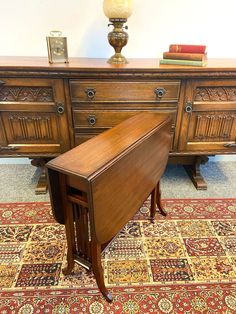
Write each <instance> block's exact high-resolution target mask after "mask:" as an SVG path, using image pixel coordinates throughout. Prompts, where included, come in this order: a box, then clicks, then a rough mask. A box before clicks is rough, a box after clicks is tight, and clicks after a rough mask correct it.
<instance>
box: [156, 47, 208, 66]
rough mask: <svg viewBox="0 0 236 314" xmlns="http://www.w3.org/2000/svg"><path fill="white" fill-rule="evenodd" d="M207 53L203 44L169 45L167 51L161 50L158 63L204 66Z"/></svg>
mask: <svg viewBox="0 0 236 314" xmlns="http://www.w3.org/2000/svg"><path fill="white" fill-rule="evenodd" d="M206 60H207V53H206V46H205V45H176V44H172V45H170V46H169V51H166V52H163V59H161V60H160V64H176V65H191V66H204V65H206Z"/></svg>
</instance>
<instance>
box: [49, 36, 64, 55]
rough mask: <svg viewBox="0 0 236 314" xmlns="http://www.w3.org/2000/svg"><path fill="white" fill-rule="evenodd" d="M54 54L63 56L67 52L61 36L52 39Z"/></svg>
mask: <svg viewBox="0 0 236 314" xmlns="http://www.w3.org/2000/svg"><path fill="white" fill-rule="evenodd" d="M51 49H52V54H54V55H56V56H63V55H64V53H65V47H64V42H63V41H62V40H61V39H60V38H58V39H57V38H55V39H54V40H52V41H51Z"/></svg>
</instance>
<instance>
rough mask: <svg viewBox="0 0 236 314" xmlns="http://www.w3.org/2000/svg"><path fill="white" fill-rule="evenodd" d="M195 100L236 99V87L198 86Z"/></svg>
mask: <svg viewBox="0 0 236 314" xmlns="http://www.w3.org/2000/svg"><path fill="white" fill-rule="evenodd" d="M194 100H195V101H236V87H232V86H221V87H213V86H211V87H205V86H201V87H197V88H196V89H195V92H194Z"/></svg>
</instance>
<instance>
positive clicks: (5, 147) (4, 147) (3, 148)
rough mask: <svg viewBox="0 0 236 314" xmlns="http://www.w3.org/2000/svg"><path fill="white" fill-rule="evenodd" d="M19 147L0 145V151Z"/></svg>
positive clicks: (13, 149)
mask: <svg viewBox="0 0 236 314" xmlns="http://www.w3.org/2000/svg"><path fill="white" fill-rule="evenodd" d="M17 149H19V147H16V146H0V152H1V151H15V150H17Z"/></svg>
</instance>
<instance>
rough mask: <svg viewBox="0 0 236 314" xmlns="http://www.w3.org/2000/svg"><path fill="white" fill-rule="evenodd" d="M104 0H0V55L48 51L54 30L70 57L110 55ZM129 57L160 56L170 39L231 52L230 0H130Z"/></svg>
mask: <svg viewBox="0 0 236 314" xmlns="http://www.w3.org/2000/svg"><path fill="white" fill-rule="evenodd" d="M102 3H103V0H20V1H19V0H0V4H1V18H0V34H1V46H0V47H1V48H0V55H1V56H5V55H9V56H15V55H19V56H47V47H46V40H45V37H46V36H47V35H49V32H50V30H54V29H58V30H61V31H62V32H63V34H64V35H65V36H66V37H67V38H68V52H69V56H71V57H105V58H107V57H109V56H110V55H111V53H112V52H113V50H112V48H111V47H110V46H109V44H108V42H107V33H108V31H109V30H111V27H110V28H108V26H107V24H108V19H107V18H106V17H105V16H104V14H103V10H102ZM133 3H134V11H133V15H132V16H131V17H130V18H129V20H128V27H129V30H128V33H129V37H130V38H129V43H128V45H127V46H126V47H125V48H124V50H123V52H124V54H125V56H127V57H128V58H132V57H133V58H135V57H154V58H155V57H161V55H162V52H163V51H164V50H167V49H168V46H169V44H170V43H189V44H206V45H207V46H208V56H209V57H212V58H214V57H220V58H225V57H226V58H231V57H236V41H235V40H234V36H233V33H234V29H235V0H224V1H222V0H146V1H144V0H133Z"/></svg>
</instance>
